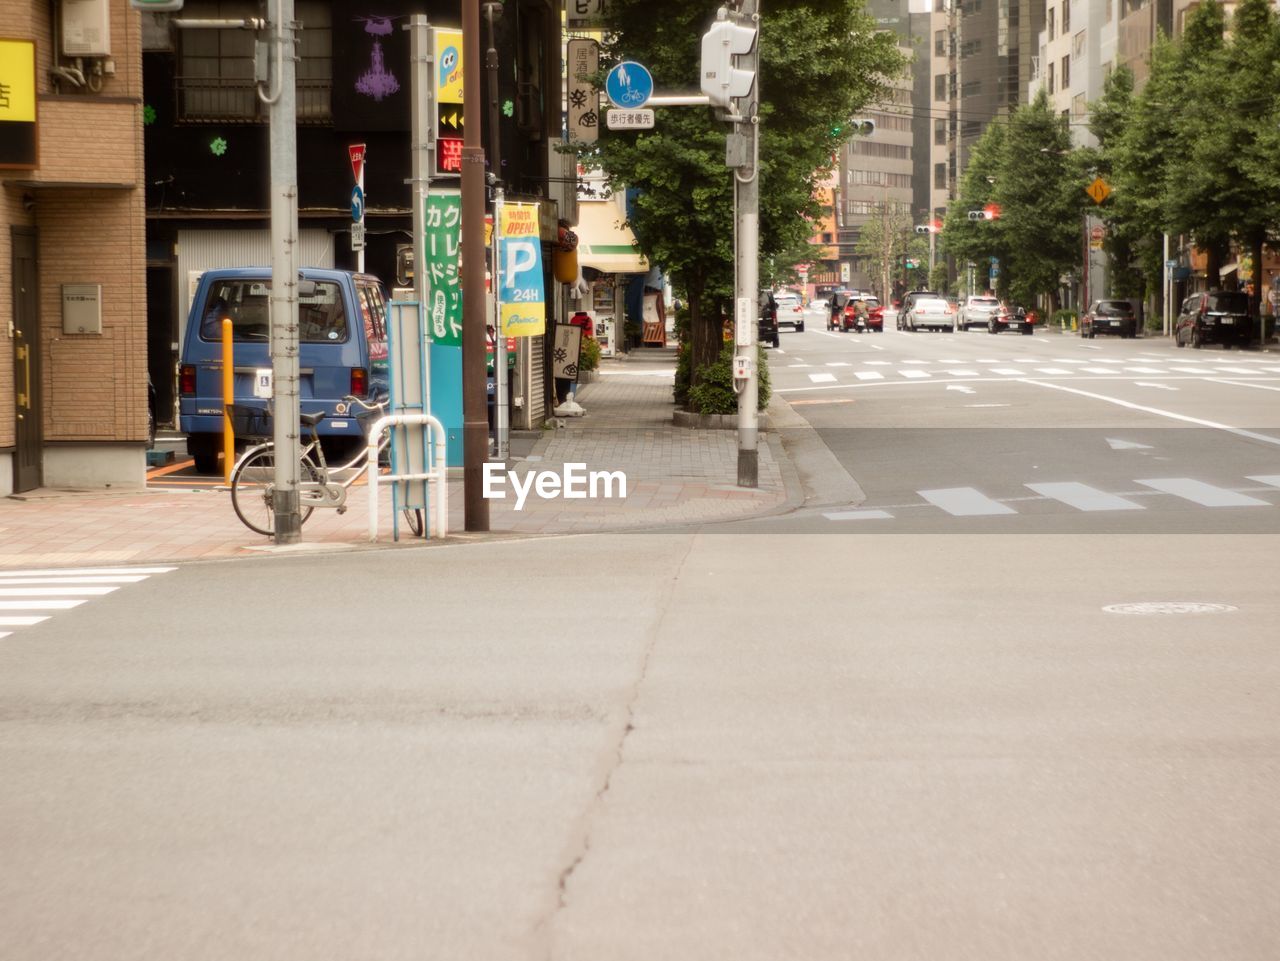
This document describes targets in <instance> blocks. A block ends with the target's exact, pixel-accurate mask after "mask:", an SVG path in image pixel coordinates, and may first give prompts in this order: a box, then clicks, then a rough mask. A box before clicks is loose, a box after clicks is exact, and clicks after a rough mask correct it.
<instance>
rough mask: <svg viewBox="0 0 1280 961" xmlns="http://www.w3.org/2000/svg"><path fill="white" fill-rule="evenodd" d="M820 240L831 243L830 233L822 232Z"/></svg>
mask: <svg viewBox="0 0 1280 961" xmlns="http://www.w3.org/2000/svg"><path fill="white" fill-rule="evenodd" d="M822 242H823V243H824V244H829V243H831V235H830V234H826V233H824V234H823V235H822Z"/></svg>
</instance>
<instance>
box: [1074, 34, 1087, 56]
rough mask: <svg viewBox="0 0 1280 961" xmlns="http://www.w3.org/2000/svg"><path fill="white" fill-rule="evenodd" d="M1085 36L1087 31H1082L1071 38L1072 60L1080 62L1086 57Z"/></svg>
mask: <svg viewBox="0 0 1280 961" xmlns="http://www.w3.org/2000/svg"><path fill="white" fill-rule="evenodd" d="M1084 34H1085V31H1083V30H1081V31H1080V32H1079V33H1077V34H1076V35H1075V36H1074V37H1072V38H1071V58H1072V59H1073V60H1079V59H1080V58H1081V57H1083V56H1084Z"/></svg>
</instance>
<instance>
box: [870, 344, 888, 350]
mask: <svg viewBox="0 0 1280 961" xmlns="http://www.w3.org/2000/svg"><path fill="white" fill-rule="evenodd" d="M867 346H868V347H870V348H871V349H872V350H884V348H883V347H880V346H877V345H876V344H867Z"/></svg>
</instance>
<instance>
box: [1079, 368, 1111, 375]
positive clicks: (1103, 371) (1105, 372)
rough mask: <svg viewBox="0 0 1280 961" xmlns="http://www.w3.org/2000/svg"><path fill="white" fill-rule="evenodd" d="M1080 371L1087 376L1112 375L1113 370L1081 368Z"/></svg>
mask: <svg viewBox="0 0 1280 961" xmlns="http://www.w3.org/2000/svg"><path fill="white" fill-rule="evenodd" d="M1080 369H1081V370H1082V371H1084V372H1085V373H1087V374H1114V373H1115V369H1114V368H1111V367H1081V368H1080Z"/></svg>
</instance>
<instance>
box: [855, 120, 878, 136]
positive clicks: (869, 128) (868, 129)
mask: <svg viewBox="0 0 1280 961" xmlns="http://www.w3.org/2000/svg"><path fill="white" fill-rule="evenodd" d="M849 132H850V133H853V134H857V135H858V136H859V137H870V136H871V135H872V134H873V133H875V132H876V122H875V121H874V120H867V119H866V118H864V117H856V118H854V119H853V120H850V121H849Z"/></svg>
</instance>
